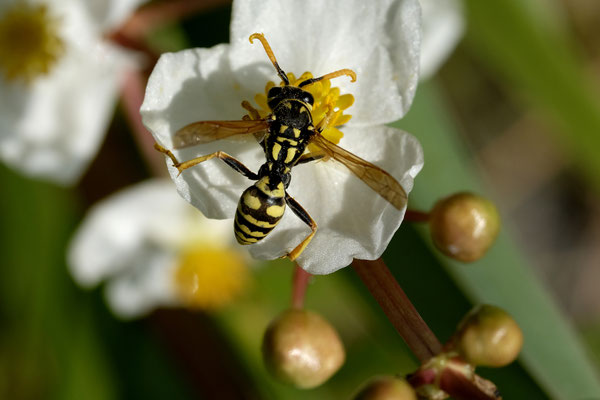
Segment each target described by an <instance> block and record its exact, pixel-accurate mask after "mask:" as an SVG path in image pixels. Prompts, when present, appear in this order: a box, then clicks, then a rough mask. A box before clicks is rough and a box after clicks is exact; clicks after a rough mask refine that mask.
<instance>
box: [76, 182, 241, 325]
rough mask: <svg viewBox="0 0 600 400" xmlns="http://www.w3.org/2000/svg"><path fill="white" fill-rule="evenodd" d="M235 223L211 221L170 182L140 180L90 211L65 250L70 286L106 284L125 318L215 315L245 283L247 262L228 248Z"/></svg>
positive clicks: (115, 308) (114, 305)
mask: <svg viewBox="0 0 600 400" xmlns="http://www.w3.org/2000/svg"><path fill="white" fill-rule="evenodd" d="M232 231H233V222H232V221H231V220H228V221H219V220H209V219H207V218H204V217H203V216H202V214H200V213H199V212H198V210H196V209H194V208H193V207H191V206H190V205H189V204H187V203H186V202H185V201H183V200H182V199H181V197H179V196H178V195H177V193H176V191H175V190H174V187H173V183H172V182H171V181H170V180H162V179H155V180H151V181H148V182H143V183H140V184H137V185H135V186H133V187H130V188H128V189H126V190H123V191H121V192H119V193H117V194H114V195H112V196H111V197H109V198H107V199H106V200H104V201H102V202H100V203H99V204H97V205H96V206H94V207H93V208H92V209H91V210H90V212H89V213H88V215H87V216H86V218H85V219H84V221H83V222H82V224H81V226H80V227H79V229H78V231H77V232H76V234H75V236H74V238H73V241H72V243H71V246H70V248H69V254H68V261H69V267H70V270H71V274H72V275H73V277H74V279H75V281H77V282H78V283H79V284H80V285H82V286H84V287H92V286H95V285H97V284H99V283H100V282H101V281H107V283H106V299H107V302H108V303H109V305H110V306H111V308H112V310H113V311H114V312H115V314H117V315H118V316H121V317H123V318H132V317H137V316H141V315H144V314H146V313H148V312H149V311H151V310H152V309H154V308H156V307H159V306H186V307H190V308H196V309H203V310H213V309H217V308H220V307H222V306H225V305H226V304H228V303H229V302H230V301H232V300H233V299H234V298H235V297H236V296H238V295H239V294H240V293H241V292H242V291H243V289H244V288H245V286H246V283H247V279H248V271H247V268H246V265H247V257H244V255H243V254H242V253H240V252H239V251H237V250H236V249H234V248H232V246H231V243H232V239H233V238H232V236H231V232H232Z"/></svg>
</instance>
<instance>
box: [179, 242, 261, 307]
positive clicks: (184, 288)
mask: <svg viewBox="0 0 600 400" xmlns="http://www.w3.org/2000/svg"><path fill="white" fill-rule="evenodd" d="M174 281H175V287H176V291H177V294H178V295H179V297H180V299H181V300H182V302H183V303H184V304H185V305H186V306H188V307H189V308H192V309H197V310H203V311H215V310H218V309H221V308H223V307H225V306H227V305H228V304H230V303H232V302H233V301H234V300H235V299H237V298H238V297H239V296H240V295H241V294H243V292H244V290H245V289H246V288H247V287H248V284H249V281H250V273H249V270H248V268H247V262H246V260H245V259H244V257H243V256H242V255H241V254H240V253H239V252H236V251H235V250H232V249H230V248H224V247H223V248H220V247H215V246H214V245H207V244H199V245H197V246H194V247H190V248H189V249H187V250H184V251H183V252H182V253H181V255H180V258H179V262H178V264H177V267H176V269H175V276H174Z"/></svg>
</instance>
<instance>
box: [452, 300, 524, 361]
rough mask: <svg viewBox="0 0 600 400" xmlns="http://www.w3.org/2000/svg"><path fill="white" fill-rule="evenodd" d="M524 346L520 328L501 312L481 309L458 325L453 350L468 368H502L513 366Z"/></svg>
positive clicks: (485, 306)
mask: <svg viewBox="0 0 600 400" xmlns="http://www.w3.org/2000/svg"><path fill="white" fill-rule="evenodd" d="M522 346H523V333H522V332H521V328H519V325H517V323H516V322H515V320H514V319H512V317H511V316H510V315H508V313H507V312H506V311H504V310H502V309H501V308H498V307H495V306H490V305H481V306H478V307H475V308H474V309H473V310H471V311H470V312H469V313H468V314H467V315H466V316H465V318H464V319H463V320H462V322H461V323H460V325H459V327H458V330H457V332H456V334H455V337H454V339H453V346H452V347H453V348H454V349H455V350H456V351H457V352H458V353H459V354H460V355H461V357H462V358H463V359H464V360H465V361H467V362H468V363H470V364H473V365H478V366H486V367H503V366H505V365H507V364H510V363H511V362H513V361H514V360H515V359H516V358H517V356H518V355H519V352H520V351H521V347H522Z"/></svg>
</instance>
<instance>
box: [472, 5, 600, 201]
mask: <svg viewBox="0 0 600 400" xmlns="http://www.w3.org/2000/svg"><path fill="white" fill-rule="evenodd" d="M544 3H546V2H538V3H532V2H531V0H528V1H523V0H503V1H481V0H468V1H467V3H466V4H467V18H468V22H469V30H468V35H467V38H466V43H467V45H468V46H469V48H470V49H471V50H472V51H473V54H474V55H475V56H476V57H479V58H480V60H481V61H482V62H483V63H485V64H487V66H489V68H490V69H491V70H492V71H495V72H496V73H497V74H498V75H499V77H500V78H503V79H505V80H506V81H507V83H508V86H509V87H512V89H513V91H512V93H515V94H518V95H520V96H524V97H525V99H526V100H527V101H529V102H532V103H533V104H534V105H535V106H536V107H540V108H541V109H542V111H544V112H545V113H546V114H547V117H548V119H549V120H551V121H554V122H555V123H556V125H557V127H558V128H559V129H556V136H557V137H556V140H557V141H559V142H560V143H561V144H562V145H563V146H564V147H565V149H567V150H568V151H569V152H570V153H571V157H570V158H571V159H572V160H573V161H574V162H575V164H576V165H577V166H579V167H580V168H581V171H582V172H583V173H584V175H586V176H587V177H588V178H589V179H590V182H591V183H593V184H594V185H595V188H596V190H599V189H600V157H598V149H600V99H599V96H598V94H597V91H596V90H595V86H594V85H590V82H593V81H594V78H592V77H590V76H589V74H588V73H587V71H586V69H585V68H584V65H583V63H582V62H581V57H580V56H579V55H578V54H577V53H576V51H575V50H574V49H576V48H577V47H576V45H574V44H573V43H572V39H571V38H570V37H569V35H568V34H567V33H566V32H564V31H562V30H561V29H558V27H559V25H560V24H558V21H557V20H556V19H555V18H549V17H548V13H547V11H548V10H546V8H552V7H551V6H552V5H555V6H556V4H555V2H548V3H549V4H548V5H545V4H544ZM536 4H537V7H535V6H536ZM538 10H539V11H538ZM536 11H537V12H536Z"/></svg>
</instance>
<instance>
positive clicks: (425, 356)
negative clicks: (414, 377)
mask: <svg viewBox="0 0 600 400" xmlns="http://www.w3.org/2000/svg"><path fill="white" fill-rule="evenodd" d="M352 266H353V267H354V270H355V271H356V273H357V274H358V276H359V277H360V278H361V279H362V281H363V283H364V284H365V286H366V287H367V288H368V289H369V291H370V292H371V294H372V295H373V297H374V298H375V300H377V302H378V303H379V305H380V306H381V308H382V309H383V312H384V313H385V314H386V315H387V317H388V319H389V320H390V322H391V323H392V325H394V327H395V328H396V330H397V331H398V333H399V334H400V336H402V339H404V341H405V342H406V344H407V345H408V347H410V349H411V351H412V352H413V353H414V354H415V356H416V357H417V358H418V359H419V360H420V361H421V362H422V363H423V362H426V361H427V360H429V359H430V358H431V357H433V356H435V355H437V354H438V353H439V352H440V351H441V350H442V345H441V343H440V342H439V341H438V339H437V338H436V337H435V335H434V334H433V332H432V331H431V329H429V326H427V324H426V323H425V321H423V318H421V315H419V312H418V311H417V310H416V308H415V307H414V306H413V304H412V303H411V302H410V300H409V299H408V297H407V296H406V293H404V290H402V288H401V287H400V285H399V284H398V282H397V281H396V279H395V278H394V276H393V275H392V273H391V272H390V270H389V269H388V267H387V266H386V265H385V263H384V262H383V260H382V259H381V258H379V259H377V260H375V261H367V260H354V262H353V263H352Z"/></svg>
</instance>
